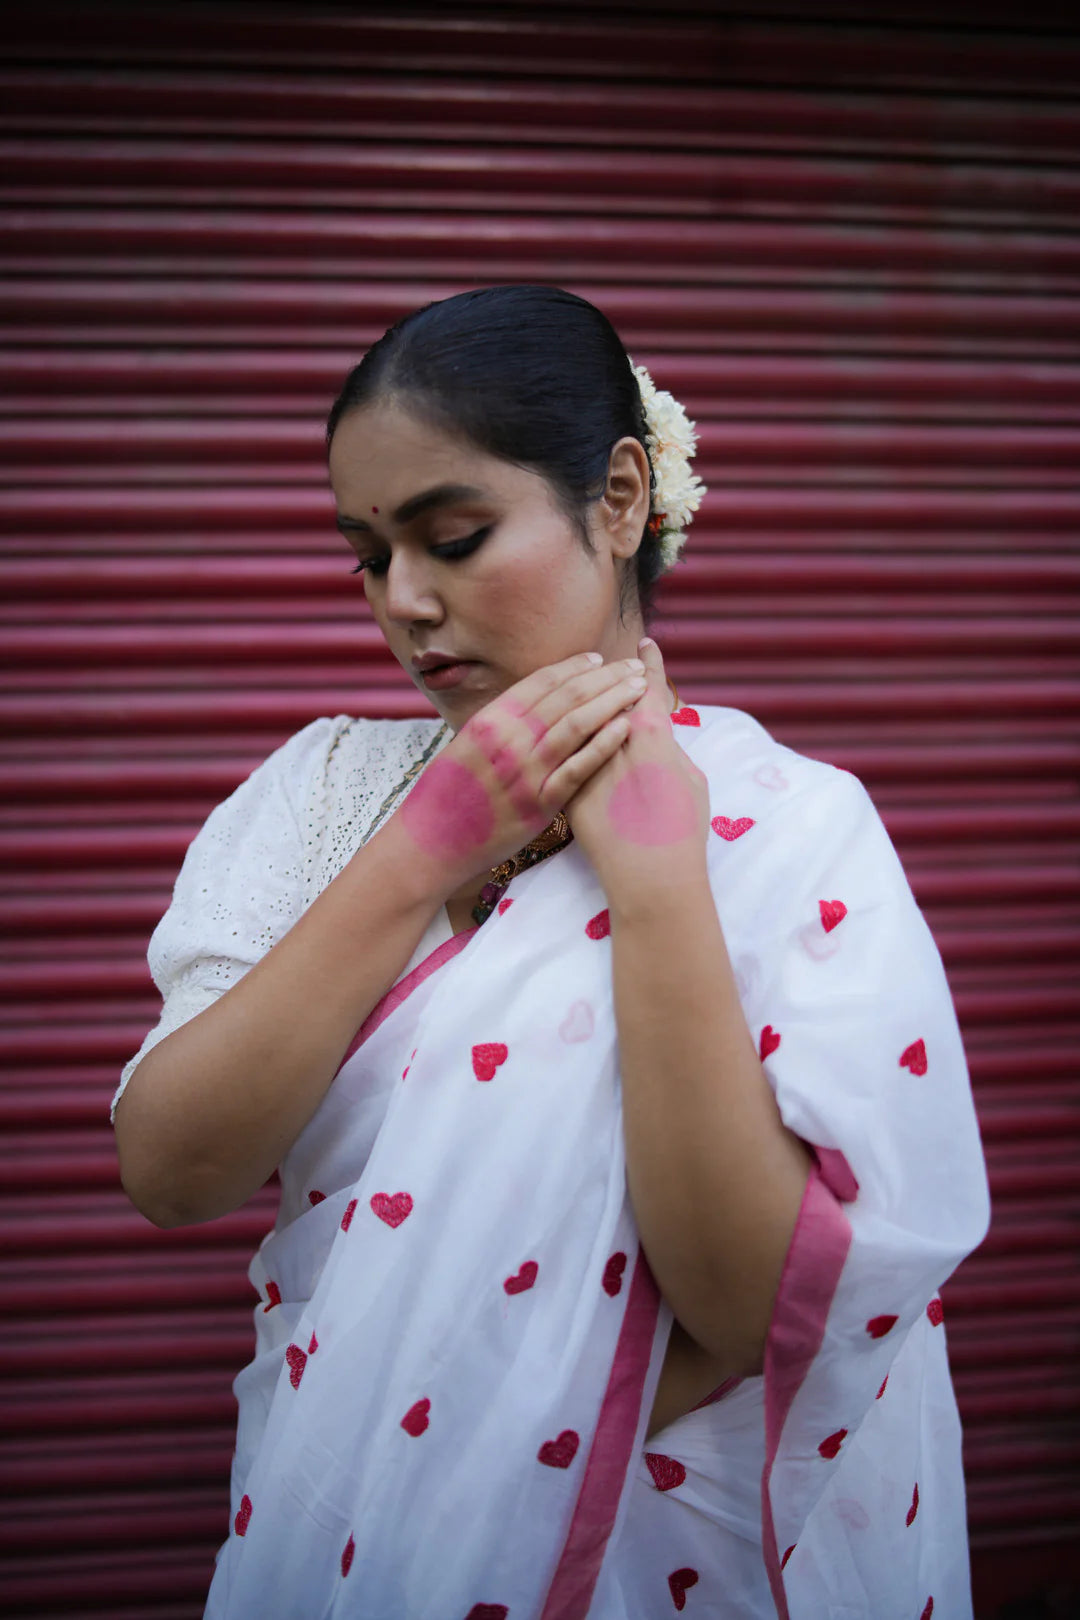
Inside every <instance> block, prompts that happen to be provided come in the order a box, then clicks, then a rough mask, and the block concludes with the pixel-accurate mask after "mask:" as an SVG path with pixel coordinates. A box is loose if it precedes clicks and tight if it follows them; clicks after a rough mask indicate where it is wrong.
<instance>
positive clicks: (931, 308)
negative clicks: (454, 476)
mask: <svg viewBox="0 0 1080 1620" xmlns="http://www.w3.org/2000/svg"><path fill="white" fill-rule="evenodd" d="M256 9H257V10H258V11H259V15H258V16H257V17H255V16H253V14H252V11H251V9H250V8H248V7H244V6H231V5H216V6H213V7H203V6H200V7H190V6H172V7H170V6H161V7H157V8H154V10H153V18H152V21H151V20H150V19H149V18H148V15H147V13H146V11H145V8H139V7H132V6H127V5H123V4H113V5H100V6H95V7H93V8H86V7H80V6H76V5H61V4H57V3H55V0H42V3H40V4H39V5H37V6H35V7H33V8H23V9H22V10H21V11H19V12H18V13H15V14H13V16H12V18H11V19H10V21H9V23H8V33H7V47H8V48H7V50H6V52H5V60H4V62H3V64H0V210H2V211H3V217H4V221H5V225H6V226H7V229H6V230H5V232H4V236H3V240H2V244H0V269H2V271H3V277H4V279H3V290H2V292H0V332H2V333H3V337H4V340H5V341H4V344H3V348H2V351H0V521H2V522H3V524H4V526H5V531H6V536H7V537H6V539H5V543H4V554H3V559H2V562H0V636H2V643H3V654H4V656H3V662H2V666H0V713H2V715H3V720H4V723H5V724H4V741H3V745H2V747H0V788H2V790H3V792H2V804H0V924H2V926H3V933H4V938H5V940H6V941H7V943H6V944H5V945H3V946H0V953H2V955H3V968H4V971H3V973H2V974H0V1015H2V1017H3V1021H4V1032H5V1033H4V1052H5V1059H6V1065H5V1072H4V1075H3V1078H2V1079H0V1122H2V1123H3V1124H4V1125H5V1126H6V1128H7V1142H8V1153H7V1161H6V1169H7V1175H6V1178H5V1182H4V1190H3V1192H2V1193H0V1233H2V1234H3V1238H4V1243H3V1249H4V1258H3V1260H2V1261H0V1290H2V1294H3V1298H4V1303H5V1306H6V1307H7V1312H8V1316H9V1326H8V1329H7V1332H6V1333H5V1336H4V1338H3V1341H2V1343H0V1360H2V1361H3V1364H4V1367H5V1371H6V1373H7V1374H8V1397H9V1398H8V1403H7V1406H8V1410H7V1413H6V1417H7V1419H8V1421H7V1424H6V1431H5V1436H4V1438H3V1440H0V1477H2V1478H3V1480H4V1481H5V1484H4V1485H2V1486H0V1489H3V1490H5V1491H6V1495H7V1501H6V1503H5V1506H6V1507H7V1509H8V1512H7V1515H6V1518H5V1521H4V1526H3V1529H2V1532H0V1540H2V1541H3V1551H2V1553H0V1569H2V1574H0V1590H2V1592H3V1598H4V1601H5V1605H6V1612H7V1613H9V1614H11V1615H12V1616H13V1617H17V1616H22V1615H25V1616H28V1617H29V1616H33V1617H34V1620H68V1617H69V1616H70V1615H71V1614H73V1613H75V1612H78V1613H80V1614H82V1613H86V1614H93V1615H98V1616H101V1617H105V1616H114V1615H115V1616H117V1617H119V1616H121V1615H128V1616H130V1615H138V1616H139V1620H195V1617H196V1616H198V1615H199V1614H200V1613H201V1607H202V1599H203V1597H204V1595H205V1590H206V1586H207V1583H208V1580H209V1574H210V1569H211V1560H212V1555H213V1550H214V1548H215V1545H216V1544H217V1542H218V1541H219V1540H220V1539H222V1538H223V1536H224V1534H225V1531H226V1526H227V1500H226V1480H227V1471H228V1460H229V1453H230V1449H231V1443H232V1423H233V1419H234V1413H235V1404H234V1401H233V1398H232V1395H231V1392H230V1388H229V1384H230V1379H231V1376H232V1374H233V1373H234V1372H235V1371H236V1370H237V1369H238V1368H239V1366H240V1365H241V1364H242V1363H243V1361H244V1360H245V1359H246V1358H247V1355H248V1353H249V1348H250V1344H251V1326H250V1312H251V1309H252V1306H253V1304H254V1301H253V1297H252V1293H251V1289H250V1286H249V1284H248V1282H247V1280H246V1277H245V1275H244V1273H245V1267H246V1263H247V1258H248V1256H249V1255H250V1253H251V1251H252V1250H253V1248H254V1247H255V1245H256V1244H257V1243H258V1241H259V1239H260V1238H261V1236H262V1235H263V1233H264V1232H265V1231H266V1229H267V1227H268V1225H269V1224H270V1221H271V1220H272V1216H273V1207H274V1194H273V1189H272V1188H269V1189H266V1190H265V1191H264V1192H263V1193H261V1194H260V1195H259V1196H258V1197H257V1198H255V1199H254V1200H252V1201H251V1202H250V1203H249V1204H248V1205H247V1206H246V1207H245V1208H244V1209H243V1210H241V1211H238V1212H237V1213H235V1214H234V1215H231V1216H229V1217H227V1218H225V1219H224V1220H221V1221H217V1222H211V1223H209V1224H208V1225H206V1226H203V1227H195V1228H190V1229H185V1230H181V1231H176V1232H164V1233H162V1232H157V1231H155V1230H154V1229H153V1228H151V1227H150V1226H149V1225H148V1224H147V1223H146V1222H144V1221H143V1220H141V1218H140V1217H139V1216H137V1215H136V1214H135V1212H134V1211H133V1209H132V1208H131V1206H130V1205H129V1204H128V1202H127V1200H126V1199H125V1198H124V1196H123V1194H122V1192H121V1190H120V1188H119V1185H118V1182H117V1178H116V1168H115V1156H114V1151H113V1145H112V1140H111V1134H110V1131H109V1127H108V1123H107V1108H108V1099H109V1096H110V1094H111V1091H112V1089H113V1085H114V1083H115V1078H116V1074H117V1072H118V1070H119V1068H120V1066H121V1064H122V1063H123V1062H124V1061H125V1060H126V1059H127V1058H128V1057H129V1056H130V1055H131V1053H132V1052H133V1051H134V1050H135V1049H136V1048H137V1047H138V1045H139V1043H140V1041H141V1039H142V1036H143V1034H144V1033H145V1030H146V1028H147V1027H148V1025H149V1024H150V1023H151V1022H152V1021H153V1019H154V1017H155V1014H156V1007H157V998H156V995H155V993H154V989H153V986H152V984H151V982H150V979H149V976H148V973H147V970H146V965H145V947H146V940H147V937H148V935H149V932H150V930H151V929H152V927H153V926H154V924H155V922H156V920H157V918H158V917H159V916H160V915H161V913H162V911H163V910H164V908H165V906H166V904H167V902H168V897H169V892H170V887H171V883H172V880H173V877H174V875H175V872H176V870H177V867H178V865H179V862H180V860H181V858H182V856H183V852H184V849H185V847H186V845H187V843H188V841H189V839H190V838H191V836H192V834H193V833H194V831H195V830H196V828H197V827H198V826H199V825H200V823H201V821H202V820H203V818H204V817H205V816H206V814H207V813H208V811H209V810H210V808H211V807H212V806H213V804H214V803H216V802H217V801H218V800H220V799H221V798H222V797H224V796H225V795H226V794H227V793H228V792H229V791H231V789H232V787H233V786H235V784H236V783H237V782H238V781H239V780H240V779H241V778H242V777H243V776H244V775H245V774H246V773H247V772H248V771H250V770H251V769H252V768H253V766H254V765H255V764H256V763H258V761H259V760H260V759H262V758H263V757H265V755H266V754H267V753H268V752H269V751H270V749H272V748H273V747H275V746H276V745H277V744H278V743H280V742H281V741H283V740H284V738H285V737H286V736H287V735H289V733H290V732H292V731H294V730H296V729H297V728H298V727H300V726H302V725H304V724H305V723H307V721H308V720H310V719H311V718H313V717H314V716H316V715H319V714H334V713H341V712H353V713H360V714H381V715H391V716H407V715H413V714H416V713H419V712H423V710H424V705H423V703H422V700H420V699H419V698H418V696H417V694H416V692H415V690H414V689H413V687H412V686H411V684H409V683H407V682H405V681H404V679H403V678H402V677H401V674H400V671H399V670H398V669H397V666H396V665H394V664H393V663H392V662H391V661H390V660H389V659H388V658H387V656H386V655H385V654H384V651H383V649H382V647H381V643H380V638H379V636H378V634H377V632H376V631H375V628H374V626H373V625H372V623H371V621H370V618H369V617H368V615H367V613H366V609H365V607H364V605H363V593H362V590H361V589H360V588H359V586H358V582H357V581H356V580H355V579H351V578H350V577H349V574H348V566H349V557H348V554H347V552H346V551H345V549H344V548H343V546H342V544H341V542H340V539H339V537H338V536H337V535H336V534H335V533H334V531H333V526H332V521H331V517H332V512H331V502H330V498H329V494H328V491H327V487H326V478H325V457H324V452H323V446H322V423H323V420H324V417H325V412H326V409H327V407H328V404H329V402H330V400H331V399H332V397H333V394H334V392H335V391H336V388H337V386H338V384H339V383H340V381H341V379H342V377H343V375H344V373H345V370H346V368H347V367H348V366H349V365H350V364H351V363H352V362H353V361H354V360H355V359H356V358H357V357H358V355H359V353H360V352H361V351H362V350H363V348H364V347H365V346H366V345H367V344H369V343H370V342H371V341H373V340H374V339H375V338H376V337H378V336H379V334H380V333H381V332H382V331H383V330H384V328H385V327H386V326H387V325H388V324H390V323H391V322H392V321H393V320H395V319H396V318H397V317H398V316H399V315H400V314H402V313H404V312H405V311H406V310H408V309H410V308H413V307H415V306H417V305H418V304H421V303H424V302H427V301H429V300H431V299H435V298H439V297H443V296H446V295H447V294H450V293H452V292H455V291H457V290H459V289H460V288H462V287H466V286H472V285H478V284H481V283H484V282H487V281H492V280H502V279H522V280H553V281H558V282H561V283H564V284H566V285H568V286H570V287H572V288H573V289H574V290H576V291H579V292H581V293H583V294H584V295H585V296H587V297H590V298H592V299H593V300H594V301H595V302H597V303H598V304H599V305H600V306H601V307H602V308H604V309H605V311H606V312H607V313H608V314H609V315H610V316H611V318H612V319H613V320H614V322H615V323H616V325H617V326H618V328H619V330H620V331H621V333H622V334H623V336H624V337H625V339H626V341H627V344H628V347H629V349H630V351H631V353H632V354H633V356H634V358H635V359H636V360H639V361H642V362H643V363H645V364H647V365H648V366H649V368H650V370H652V372H653V373H654V375H655V376H656V377H657V380H658V382H659V383H660V384H661V386H664V387H668V388H671V389H672V390H673V391H674V392H675V393H676V395H677V396H678V397H679V398H681V399H682V400H684V401H685V403H686V405H687V409H688V411H689V414H690V415H691V417H692V418H694V419H695V420H696V421H697V424H698V427H699V430H700V452H699V460H698V467H699V470H700V471H701V473H702V475H703V476H704V478H705V479H706V481H707V483H708V484H709V495H708V498H707V500H706V502H705V505H704V507H703V509H702V512H701V514H700V516H699V519H698V521H697V522H696V523H695V526H694V531H693V538H692V542H691V546H690V552H691V555H690V557H689V558H688V560H687V561H686V563H685V564H684V565H683V566H682V567H681V568H680V569H679V570H677V572H676V574H675V576H674V577H673V578H672V579H670V580H669V581H667V582H666V583H665V585H664V587H663V588H662V591H661V594H660V601H659V617H658V622H657V626H656V629H657V634H658V636H659V639H660V640H661V641H662V643H663V645H664V647H665V650H666V653H667V655H668V662H669V666H670V667H671V670H672V673H673V675H674V677H675V679H676V681H677V682H678V684H679V687H680V689H681V691H682V693H683V695H684V697H685V698H686V699H688V700H691V701H695V700H696V701H698V702H714V703H723V704H730V705H733V706H735V707H739V708H745V709H748V710H750V711H751V712H752V713H754V714H756V715H758V716H759V718H760V719H761V720H762V721H763V722H764V723H765V724H766V725H768V726H769V727H770V728H771V729H773V730H774V731H775V732H776V733H777V734H778V735H779V736H780V737H781V738H782V739H783V740H784V741H786V742H789V743H791V744H792V745H793V746H794V747H796V748H800V749H802V750H804V751H806V752H809V753H811V754H814V755H817V756H819V757H822V758H826V759H829V760H832V761H833V762H835V763H836V764H838V765H840V766H842V767H843V768H846V769H848V770H852V771H854V772H855V773H856V774H857V775H859V776H860V777H861V778H862V779H863V780H864V781H865V782H866V783H867V786H868V787H869V788H870V790H871V792H872V793H873V795H874V797H875V800H876V802H877V803H878V804H879V806H880V808H881V810H882V813H883V815H884V818H885V820H886V823H887V825H888V827H889V829H890V832H891V833H892V835H893V837H894V839H895V840H896V843H897V846H898V848H899V849H900V852H901V854H902V856H903V858H904V861H905V864H906V867H907V869H908V871H909V874H910V876H911V879H912V883H913V887H914V889H915V892H916V894H917V896H918V898H919V900H920V903H921V904H922V905H923V906H924V908H925V910H926V914H927V917H928V919H929V921H930V923H931V926H932V928H933V929H934V932H935V937H936V939H937V941H938V944H939V946H940V948H941V951H942V955H943V958H944V961H945V964H946V967H947V969H948V971H949V974H950V979H951V982H952V984H953V988H954V991H955V995H956V1002H957V1008H958V1011H959V1015H960V1018H961V1022H962V1025H963V1029H964V1035H965V1040H966V1044H967V1048H968V1053H969V1057H970V1063H971V1071H972V1077H973V1083H974V1086H975V1092H976V1100H977V1104H978V1107H979V1110H980V1117H981V1121H982V1125H983V1131H984V1138H985V1142H986V1147H987V1157H988V1163H989V1168H990V1175H991V1182H992V1188H993V1194H994V1224H993V1228H992V1230H991V1233H990V1236H989V1238H988V1240H987V1242H986V1244H985V1246H984V1247H983V1249H982V1250H981V1251H980V1252H979V1254H978V1255H976V1256H975V1257H974V1258H973V1259H972V1260H971V1261H970V1262H968V1263H967V1264H966V1265H965V1266H964V1267H963V1268H962V1269H961V1271H960V1273H959V1274H958V1276H957V1277H956V1279H955V1280H954V1281H952V1282H950V1283H949V1284H948V1286H947V1288H946V1290H945V1301H946V1309H947V1314H948V1332H949V1338H950V1346H951V1349H952V1354H953V1360H954V1366H955V1372H956V1385H957V1391H958V1394H959V1397H960V1401H961V1406H962V1409H963V1414H964V1418H965V1425H966V1447H967V1450H966V1457H967V1467H968V1478H969V1509H970V1519H971V1525H972V1545H973V1549H974V1568H975V1586H976V1599H977V1614H978V1616H979V1620H991V1617H994V1620H996V1617H997V1615H998V1610H999V1608H1000V1607H1001V1606H1002V1605H1004V1604H1005V1603H1006V1602H1007V1601H1009V1600H1010V1599H1015V1600H1017V1601H1021V1600H1023V1601H1029V1602H1034V1601H1036V1600H1037V1599H1038V1598H1039V1597H1040V1595H1041V1596H1043V1597H1045V1596H1046V1594H1049V1593H1050V1592H1052V1591H1053V1592H1057V1593H1058V1594H1060V1593H1061V1592H1063V1591H1066V1589H1067V1590H1068V1591H1069V1592H1072V1591H1076V1592H1077V1593H1080V1558H1078V1556H1077V1553H1076V1550H1075V1549H1076V1545H1077V1543H1078V1540H1080V1538H1078V1537H1077V1525H1078V1522H1080V1490H1078V1488H1077V1477H1078V1475H1077V1459H1078V1452H1080V1382H1078V1379H1077V1373H1076V1366H1077V1350H1078V1348H1080V1290H1078V1286H1077V1267H1076V1233H1077V1229H1078V1223H1080V1123H1078V1122H1080V1110H1078V1102H1080V1095H1078V1090H1077V1072H1076V1050H1077V1041H1078V1037H1080V995H1078V988H1080V963H1078V956H1080V950H1078V942H1080V927H1078V923H1080V859H1078V835H1080V791H1078V764H1080V723H1078V722H1080V679H1078V675H1080V643H1078V637H1077V625H1078V615H1077V597H1078V587H1080V556H1078V552H1077V544H1076V536H1077V532H1078V528H1080V472H1078V468H1080V458H1078V450H1080V234H1078V233H1077V230H1076V219H1077V205H1078V202H1080V166H1078V162H1077V159H1078V154H1080V99H1078V89H1080V35H1077V33H1076V32H1075V31H1069V30H1068V29H1066V27H1065V25H1064V24H1063V23H1062V22H1061V19H1060V17H1059V16H1058V14H1057V12H1056V11H1055V12H1053V14H1051V12H1050V11H1048V10H1047V8H1045V7H1040V6H1039V4H1038V0H1029V4H1027V5H1026V6H1024V7H1020V6H1019V5H1015V4H1011V3H1010V0H984V4H983V5H982V6H981V7H980V8H979V13H978V17H977V18H974V16H973V14H972V13H971V12H970V9H969V8H966V7H964V6H963V5H962V4H960V3H959V0H936V3H933V4H932V3H931V0H896V3H895V4H893V5H890V6H888V7H883V8H876V9H875V8H869V10H868V8H866V7H864V6H859V5H856V4H855V3H854V0H851V3H847V4H845V0H833V3H832V4H831V5H828V4H826V3H825V0H818V3H817V4H815V3H814V0H783V3H781V0H775V3H770V0H764V3H763V4H762V5H760V6H756V7H747V8H746V9H745V11H743V12H737V11H731V10H723V9H718V8H717V7H716V6H715V5H713V4H712V3H711V0H684V3H683V4H682V5H681V6H679V7H677V8H676V10H675V11H673V12H670V13H665V14H664V16H663V17H660V15H659V14H658V13H657V12H656V8H655V7H654V6H653V7H648V6H646V5H644V3H643V0H594V3H593V4H591V5H589V6H587V7H584V8H582V7H578V6H573V7H571V6H568V5H562V4H558V3H556V4H553V5H549V6H547V7H545V8H543V9H542V10H541V9H540V8H537V7H535V6H531V5H529V4H527V3H526V0H503V3H501V4H494V3H486V0H476V4H474V5H473V6H472V7H469V6H467V5H458V4H453V5H449V6H442V7H438V8H434V9H432V8H429V9H428V10H426V11H420V10H418V9H416V8H410V7H405V8H402V7H395V8H387V10H386V12H385V14H376V13H374V12H371V11H370V8H355V7H352V8H338V9H335V10H330V11H316V12H312V11H311V10H310V8H302V7H300V6H290V5H283V6H276V7H272V8H266V7H264V8H256ZM61 1523H62V1524H63V1527H64V1533H63V1538H62V1539H59V1538H58V1535H57V1525H58V1524H61ZM1047 1601H1049V1600H1048V1599H1047ZM1055 1601H1056V1599H1055ZM1066 1601H1067V1600H1066ZM1077 1602H1078V1603H1080V1595H1078V1596H1077Z"/></svg>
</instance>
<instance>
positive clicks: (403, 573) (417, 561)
mask: <svg viewBox="0 0 1080 1620" xmlns="http://www.w3.org/2000/svg"><path fill="white" fill-rule="evenodd" d="M385 602H386V612H387V616H388V617H389V618H391V619H393V620H394V621H395V622H396V623H398V624H414V623H416V621H417V620H423V621H424V622H425V623H431V622H434V621H436V620H439V619H441V618H442V612H443V609H442V602H441V601H440V599H439V595H438V592H437V591H436V589H435V582H434V579H433V578H432V571H431V567H430V565H429V564H428V562H427V560H426V559H425V558H423V557H416V556H410V555H409V553H408V552H405V551H401V550H399V551H397V552H395V553H394V555H393V556H392V557H391V559H390V566H389V568H388V569H387V573H386V597H385Z"/></svg>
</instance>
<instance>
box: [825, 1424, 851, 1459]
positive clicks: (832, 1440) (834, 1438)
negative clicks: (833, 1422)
mask: <svg viewBox="0 0 1080 1620" xmlns="http://www.w3.org/2000/svg"><path fill="white" fill-rule="evenodd" d="M846 1437H847V1430H846V1429H837V1431H836V1433H835V1434H830V1435H828V1436H827V1437H826V1438H825V1439H824V1440H823V1441H822V1442H821V1444H820V1446H818V1450H819V1451H820V1453H821V1455H822V1456H823V1457H828V1458H829V1459H830V1460H831V1459H832V1458H833V1457H835V1456H836V1454H837V1452H838V1451H839V1450H840V1447H841V1446H842V1445H843V1443H844V1440H845V1439H846Z"/></svg>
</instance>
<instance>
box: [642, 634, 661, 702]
mask: <svg viewBox="0 0 1080 1620" xmlns="http://www.w3.org/2000/svg"><path fill="white" fill-rule="evenodd" d="M638 656H639V657H640V658H641V661H642V663H643V664H644V665H645V677H646V679H647V681H648V683H649V691H650V692H652V693H654V694H655V695H656V696H657V697H659V698H663V699H664V707H665V708H666V707H667V690H668V684H667V671H666V670H665V668H664V655H663V653H662V652H661V651H660V648H659V647H658V646H657V644H656V642H655V641H654V640H653V639H652V637H651V636H645V637H644V638H643V640H641V641H639V642H638Z"/></svg>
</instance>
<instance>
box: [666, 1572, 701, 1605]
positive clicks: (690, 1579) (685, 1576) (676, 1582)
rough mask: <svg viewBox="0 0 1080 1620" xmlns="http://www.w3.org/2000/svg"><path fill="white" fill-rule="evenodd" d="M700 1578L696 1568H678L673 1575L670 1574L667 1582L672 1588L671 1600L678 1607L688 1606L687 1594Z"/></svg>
mask: <svg viewBox="0 0 1080 1620" xmlns="http://www.w3.org/2000/svg"><path fill="white" fill-rule="evenodd" d="M698 1579H699V1576H698V1572H697V1570H696V1569H677V1570H676V1571H675V1572H674V1574H673V1575H669V1576H668V1578H667V1583H668V1586H669V1588H670V1590H671V1601H672V1602H673V1603H674V1605H675V1607H676V1608H677V1609H680V1610H681V1609H685V1608H686V1594H687V1592H689V1590H690V1588H691V1587H692V1586H696V1585H697V1583H698Z"/></svg>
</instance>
